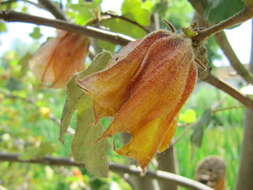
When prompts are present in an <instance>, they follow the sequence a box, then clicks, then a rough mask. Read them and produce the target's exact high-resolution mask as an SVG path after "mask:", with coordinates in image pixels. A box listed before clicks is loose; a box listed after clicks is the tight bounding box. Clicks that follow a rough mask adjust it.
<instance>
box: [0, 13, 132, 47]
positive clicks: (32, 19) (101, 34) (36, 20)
mask: <svg viewBox="0 0 253 190" xmlns="http://www.w3.org/2000/svg"><path fill="white" fill-rule="evenodd" d="M0 19H3V20H5V21H10V22H25V23H32V24H38V25H43V26H50V27H54V28H58V29H62V30H67V31H70V32H75V33H79V34H83V35H86V36H89V37H93V38H98V39H101V40H105V41H109V42H112V43H115V44H120V45H126V44H127V43H129V42H130V41H133V40H134V39H133V38H131V37H128V36H126V35H123V34H118V33H115V32H110V31H106V30H102V29H99V28H95V27H92V26H84V27H83V26H80V25H77V24H71V23H69V22H66V21H62V20H54V19H47V18H43V17H38V16H32V15H29V14H25V13H19V12H15V11H0Z"/></svg>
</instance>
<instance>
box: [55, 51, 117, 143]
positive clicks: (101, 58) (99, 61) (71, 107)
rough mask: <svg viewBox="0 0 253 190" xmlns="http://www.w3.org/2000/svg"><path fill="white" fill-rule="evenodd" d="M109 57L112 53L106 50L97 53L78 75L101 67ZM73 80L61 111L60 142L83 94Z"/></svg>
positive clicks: (89, 72)
mask: <svg viewBox="0 0 253 190" xmlns="http://www.w3.org/2000/svg"><path fill="white" fill-rule="evenodd" d="M111 58H112V55H111V53H110V52H108V51H103V52H101V53H99V54H97V55H96V56H95V58H94V60H93V62H92V64H91V65H90V66H89V67H88V69H86V70H85V71H83V72H82V73H81V74H80V76H79V77H84V76H87V75H89V74H91V73H93V72H96V71H99V70H101V69H103V68H104V67H105V66H106V65H107V63H108V61H109V60H110V59H111ZM75 80H76V78H74V79H72V80H71V81H70V82H69V84H68V86H67V97H66V100H65V105H64V108H63V112H62V116H61V125H60V140H61V141H62V142H63V141H64V140H63V136H64V134H65V133H66V131H67V129H68V126H69V124H70V121H71V118H72V115H73V113H74V112H75V110H76V108H77V104H78V103H79V100H80V99H81V97H83V96H85V94H84V93H83V92H82V91H81V89H80V88H79V87H78V86H77V85H76V83H75Z"/></svg>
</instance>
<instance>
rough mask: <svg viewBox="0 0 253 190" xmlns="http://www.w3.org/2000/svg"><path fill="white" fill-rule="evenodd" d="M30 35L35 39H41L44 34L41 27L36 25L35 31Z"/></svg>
mask: <svg viewBox="0 0 253 190" xmlns="http://www.w3.org/2000/svg"><path fill="white" fill-rule="evenodd" d="M29 36H30V37H32V38H33V39H36V40H37V39H40V38H41V36H42V34H41V32H40V28H39V27H34V28H33V31H32V32H31V33H30V34H29Z"/></svg>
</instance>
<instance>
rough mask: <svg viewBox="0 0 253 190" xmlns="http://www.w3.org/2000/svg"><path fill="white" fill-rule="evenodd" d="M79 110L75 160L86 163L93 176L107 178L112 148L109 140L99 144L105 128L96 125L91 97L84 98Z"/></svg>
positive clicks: (74, 141)
mask: <svg viewBox="0 0 253 190" xmlns="http://www.w3.org/2000/svg"><path fill="white" fill-rule="evenodd" d="M77 109H78V111H77V128H76V131H75V136H74V138H73V141H72V153H73V156H74V159H75V160H76V161H77V162H81V163H84V164H85V167H86V168H87V170H88V171H89V172H90V173H92V174H93V175H95V176H97V177H106V176H107V173H108V161H107V152H108V150H109V148H110V146H109V143H108V142H107V139H103V140H101V141H99V142H97V139H98V138H99V137H100V136H101V135H102V133H103V127H102V126H99V124H95V118H94V116H93V108H92V101H91V99H90V97H88V96H84V97H82V99H81V100H80V101H79V104H78V108H77Z"/></svg>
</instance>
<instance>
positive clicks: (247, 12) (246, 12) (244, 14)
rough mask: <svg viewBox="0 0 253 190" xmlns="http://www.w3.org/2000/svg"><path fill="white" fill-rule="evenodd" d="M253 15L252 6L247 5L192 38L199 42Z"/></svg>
mask: <svg viewBox="0 0 253 190" xmlns="http://www.w3.org/2000/svg"><path fill="white" fill-rule="evenodd" d="M252 17H253V10H252V8H249V7H246V8H244V9H243V10H241V11H240V12H238V13H237V14H235V15H233V16H231V17H229V18H227V19H226V20H223V21H221V22H219V23H217V24H215V25H213V26H210V27H209V28H206V29H203V30H201V31H200V32H199V33H198V35H196V36H194V37H193V38H192V39H193V40H195V41H197V42H199V41H202V40H204V39H206V38H207V37H209V36H211V35H213V34H215V33H217V32H220V31H222V30H224V29H226V28H229V27H232V26H234V25H237V24H240V23H242V22H244V21H246V20H248V19H250V18H252Z"/></svg>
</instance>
